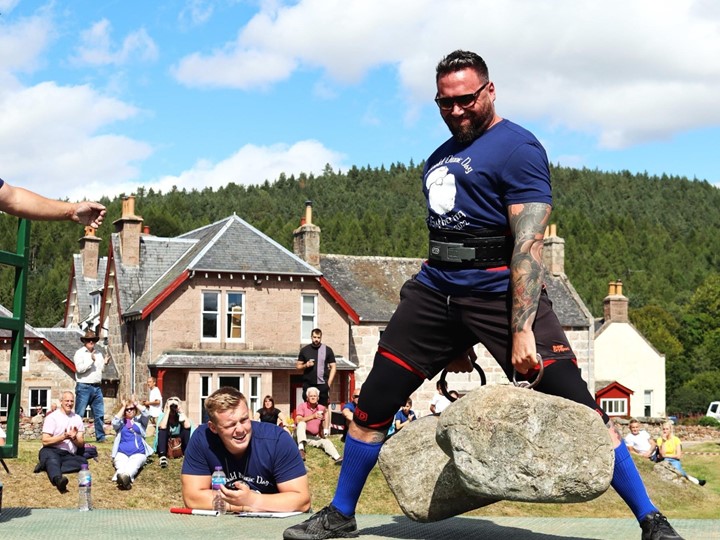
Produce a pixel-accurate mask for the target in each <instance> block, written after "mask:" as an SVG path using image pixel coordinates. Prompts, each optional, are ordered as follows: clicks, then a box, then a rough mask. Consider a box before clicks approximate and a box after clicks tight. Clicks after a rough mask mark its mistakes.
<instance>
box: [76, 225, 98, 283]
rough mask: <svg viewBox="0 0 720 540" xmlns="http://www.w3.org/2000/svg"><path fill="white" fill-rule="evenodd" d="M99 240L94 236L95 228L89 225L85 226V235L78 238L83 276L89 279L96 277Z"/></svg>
mask: <svg viewBox="0 0 720 540" xmlns="http://www.w3.org/2000/svg"><path fill="white" fill-rule="evenodd" d="M100 240H101V239H100V238H98V237H97V236H95V229H94V228H93V227H90V226H89V225H88V226H87V227H85V236H83V237H82V238H81V239H80V240H79V242H80V257H81V258H82V273H83V277H86V278H90V279H97V277H98V259H99V257H100Z"/></svg>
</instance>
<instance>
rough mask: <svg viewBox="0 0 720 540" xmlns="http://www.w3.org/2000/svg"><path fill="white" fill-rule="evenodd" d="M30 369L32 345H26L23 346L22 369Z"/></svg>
mask: <svg viewBox="0 0 720 540" xmlns="http://www.w3.org/2000/svg"><path fill="white" fill-rule="evenodd" d="M29 369H30V347H28V346H27V345H25V346H24V347H23V361H22V370H23V371H27V370H29Z"/></svg>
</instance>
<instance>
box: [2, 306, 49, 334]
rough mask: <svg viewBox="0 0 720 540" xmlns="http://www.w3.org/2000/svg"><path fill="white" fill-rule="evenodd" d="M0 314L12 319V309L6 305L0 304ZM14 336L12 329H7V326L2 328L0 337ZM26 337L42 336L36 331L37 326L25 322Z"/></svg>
mask: <svg viewBox="0 0 720 540" xmlns="http://www.w3.org/2000/svg"><path fill="white" fill-rule="evenodd" d="M0 316H1V317H8V318H10V319H12V316H13V314H12V311H10V310H9V309H7V308H6V307H5V306H3V305H0ZM11 337H12V331H11V330H7V329H5V328H0V338H6V339H9V338H11ZM25 337H26V338H39V337H42V336H40V335H38V333H37V332H36V331H35V328H33V327H32V326H30V325H29V324H28V323H25Z"/></svg>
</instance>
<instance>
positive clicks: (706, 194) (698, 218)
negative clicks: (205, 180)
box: [0, 162, 720, 413]
mask: <svg viewBox="0 0 720 540" xmlns="http://www.w3.org/2000/svg"><path fill="white" fill-rule="evenodd" d="M421 174H422V165H415V164H413V163H412V162H411V163H410V164H409V165H403V164H393V165H391V166H390V167H389V168H386V167H380V168H371V167H362V168H357V167H353V168H351V169H350V170H348V171H345V172H340V171H333V170H332V168H330V167H329V166H328V167H326V169H325V171H324V172H323V173H322V174H321V175H318V176H314V175H305V174H301V175H300V176H299V177H294V176H290V177H286V176H285V175H281V177H280V178H279V179H278V180H276V181H274V182H272V183H271V182H267V181H266V182H265V183H264V184H263V185H260V186H242V185H239V184H236V183H234V182H232V181H230V182H229V183H228V184H227V185H226V186H225V187H223V188H220V189H217V190H213V189H209V188H208V189H204V190H202V191H191V192H186V191H185V190H182V191H181V190H177V189H173V190H171V191H170V192H168V193H158V192H154V191H153V190H152V189H150V190H144V189H138V191H137V192H136V193H135V196H136V202H135V208H136V213H137V214H139V215H141V216H142V217H143V219H144V224H145V225H147V226H149V227H150V229H151V233H152V234H154V235H157V236H176V235H178V234H180V233H183V232H186V231H188V230H191V229H194V228H197V227H200V226H203V225H206V224H208V223H211V222H214V221H217V220H219V219H222V218H225V217H227V216H229V215H232V214H233V213H236V214H237V215H238V216H239V217H241V218H242V219H244V220H245V221H247V222H249V223H250V224H252V225H253V226H255V227H257V228H258V229H260V230H261V231H263V232H264V233H265V234H267V235H268V236H270V237H271V238H273V239H275V240H276V241H278V242H280V243H281V244H283V245H284V246H286V247H287V248H289V249H292V231H293V230H294V229H295V228H296V227H297V226H298V225H299V221H300V218H301V217H302V215H303V210H304V202H305V201H306V200H312V201H313V215H314V218H313V221H314V222H315V223H316V224H317V225H319V226H320V227H321V229H322V245H321V250H322V252H323V253H337V254H349V255H384V256H397V257H423V256H426V251H427V236H426V229H425V205H424V201H423V197H422V193H421V190H420V178H421ZM552 175H553V191H554V212H553V216H552V222H553V223H556V224H557V226H558V234H559V236H561V237H563V238H564V239H565V271H566V273H567V274H568V276H569V278H570V280H571V281H572V283H573V285H574V286H575V288H576V289H577V291H578V293H579V294H580V296H581V297H582V298H583V300H584V301H585V303H586V304H587V306H588V307H589V309H590V310H591V311H592V313H593V314H594V315H595V316H601V315H602V301H603V298H604V297H605V296H606V295H607V291H608V282H609V281H612V280H615V279H621V280H622V281H623V284H624V293H625V294H626V296H628V298H629V300H630V317H631V320H632V322H633V323H634V324H635V325H636V326H637V327H638V329H639V330H640V331H641V332H643V334H644V335H645V336H646V337H647V338H648V339H649V340H650V342H651V343H652V344H653V345H654V346H655V347H656V348H657V349H658V350H659V351H660V352H662V353H664V354H665V355H666V358H667V388H668V396H667V397H668V413H692V412H704V410H705V408H706V407H707V404H708V402H709V401H710V400H711V399H720V273H719V272H720V270H719V269H720V236H719V235H718V234H717V231H718V230H719V229H720V190H718V189H717V188H716V187H714V186H712V185H710V184H709V183H708V182H701V181H694V180H688V179H686V178H680V177H668V176H662V177H657V176H649V175H647V174H639V175H638V174H631V173H629V172H626V171H623V172H617V173H607V172H601V171H597V170H588V169H571V168H565V167H553V168H552ZM102 202H103V203H104V204H105V205H106V206H107V207H108V218H107V219H106V222H105V224H103V226H102V227H101V228H100V229H99V231H98V233H97V234H98V236H100V237H101V238H102V244H101V248H100V249H101V253H102V254H105V253H107V245H108V241H109V239H110V235H111V233H112V232H113V225H112V222H113V220H115V219H118V218H119V217H120V209H121V198H120V197H118V198H115V199H112V200H107V199H106V200H103V201H102ZM0 227H1V228H2V236H1V238H2V239H3V240H2V246H1V247H2V248H4V249H8V248H12V247H13V246H14V242H15V240H14V238H15V229H16V227H17V220H16V219H15V218H12V217H10V216H7V215H2V216H0ZM82 235H83V230H82V228H81V227H79V226H78V225H75V224H72V223H59V222H35V223H33V225H32V237H31V243H32V247H31V256H32V258H31V270H30V275H29V294H28V301H27V322H28V323H29V324H32V325H34V326H39V327H43V326H53V325H55V324H57V322H58V321H60V320H61V319H62V317H63V313H64V304H63V303H62V302H63V300H64V299H65V296H66V293H67V288H68V284H69V281H68V279H69V272H70V268H71V254H72V253H74V252H77V251H78V243H77V241H78V239H79V238H80V237H81V236H82ZM12 281H13V274H12V271H11V270H10V269H9V268H0V303H2V304H3V305H5V306H9V305H11V302H12V299H11V296H10V287H11V284H12Z"/></svg>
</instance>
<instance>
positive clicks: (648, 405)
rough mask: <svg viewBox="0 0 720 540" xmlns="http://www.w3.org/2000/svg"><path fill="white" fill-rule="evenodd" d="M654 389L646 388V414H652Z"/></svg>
mask: <svg viewBox="0 0 720 540" xmlns="http://www.w3.org/2000/svg"><path fill="white" fill-rule="evenodd" d="M652 394H653V391H652V390H645V403H644V405H645V411H644V416H648V417H649V416H652Z"/></svg>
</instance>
